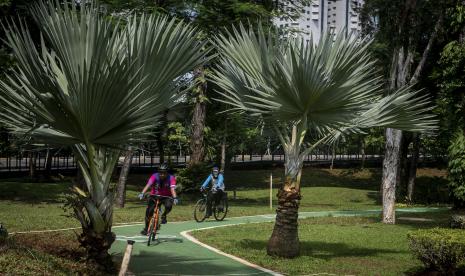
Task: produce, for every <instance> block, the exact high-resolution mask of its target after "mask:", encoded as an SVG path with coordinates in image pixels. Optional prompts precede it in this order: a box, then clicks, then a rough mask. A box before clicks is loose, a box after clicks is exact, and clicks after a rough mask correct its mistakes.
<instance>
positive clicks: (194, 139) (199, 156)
mask: <svg viewBox="0 0 465 276" xmlns="http://www.w3.org/2000/svg"><path fill="white" fill-rule="evenodd" d="M195 74H196V79H197V80H199V84H198V85H197V87H195V88H194V93H195V105H194V113H193V115H192V121H191V126H192V136H191V145H190V148H191V159H190V163H189V166H193V165H197V164H199V163H201V162H202V161H203V158H204V155H205V148H204V145H203V136H204V135H203V132H204V128H205V119H206V109H207V103H206V92H207V82H206V81H205V72H204V69H203V68H199V69H196V72H195Z"/></svg>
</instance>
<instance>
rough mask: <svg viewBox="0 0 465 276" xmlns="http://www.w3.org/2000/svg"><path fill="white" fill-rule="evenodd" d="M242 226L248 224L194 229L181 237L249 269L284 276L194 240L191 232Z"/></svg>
mask: <svg viewBox="0 0 465 276" xmlns="http://www.w3.org/2000/svg"><path fill="white" fill-rule="evenodd" d="M241 224H247V223H238V224H229V225H218V226H210V227H205V228H200V229H192V230H187V231H182V232H181V236H183V237H185V238H186V239H188V240H189V241H191V242H193V243H195V244H198V245H200V246H202V247H204V248H206V249H208V250H210V251H213V252H215V253H217V254H220V255H223V256H225V257H228V258H230V259H233V260H235V261H237V262H239V263H241V264H243V265H246V266H248V267H252V268H254V269H257V270H260V271H263V272H265V273H268V274H270V275H273V276H283V274H280V273H278V272H275V271H272V270H269V269H267V268H264V267H261V266H259V265H256V264H253V263H251V262H248V261H246V260H244V259H242V258H239V257H237V256H234V255H231V254H228V253H225V252H223V251H221V250H219V249H218V248H215V247H213V246H210V245H208V244H205V243H203V242H201V241H199V240H198V239H196V238H194V237H193V236H191V235H190V232H192V231H198V230H206V229H212V228H219V227H226V226H233V225H234V226H236V225H241Z"/></svg>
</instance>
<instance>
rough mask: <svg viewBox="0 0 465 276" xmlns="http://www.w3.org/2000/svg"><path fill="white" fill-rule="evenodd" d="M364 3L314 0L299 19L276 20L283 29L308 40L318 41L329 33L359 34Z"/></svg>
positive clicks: (342, 0) (303, 8)
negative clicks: (311, 37)
mask: <svg viewBox="0 0 465 276" xmlns="http://www.w3.org/2000/svg"><path fill="white" fill-rule="evenodd" d="M285 2H286V3H289V1H285ZM286 3H285V4H286ZM363 3H364V0H313V1H312V3H311V4H309V5H308V6H304V7H302V10H301V14H300V17H299V18H297V19H295V20H293V19H289V18H283V17H282V18H276V20H275V23H276V25H277V26H279V27H281V28H283V29H287V30H288V31H291V32H295V33H299V34H300V35H302V36H303V37H304V38H305V39H307V40H309V39H310V36H313V38H314V40H315V41H318V40H319V39H320V37H321V34H323V33H325V32H327V31H331V32H334V33H336V34H337V33H339V32H341V31H345V32H346V33H350V32H353V33H356V34H358V33H359V32H360V31H361V21H360V15H359V11H360V9H361V7H362V5H363Z"/></svg>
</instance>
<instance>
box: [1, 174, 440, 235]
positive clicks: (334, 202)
mask: <svg viewBox="0 0 465 276" xmlns="http://www.w3.org/2000/svg"><path fill="white" fill-rule="evenodd" d="M269 174H270V171H266V170H255V171H233V172H231V173H230V174H229V175H226V185H227V187H229V188H232V187H234V188H235V189H236V191H237V192H236V199H232V192H229V195H230V199H231V200H230V205H231V208H230V213H229V216H244V215H255V214H268V213H274V210H270V208H269V189H268V187H269ZM273 175H274V180H273V182H274V184H275V187H277V185H278V183H279V182H280V177H279V176H281V175H282V169H276V170H275V171H274V172H273ZM147 177H148V176H147V175H139V174H135V175H130V176H129V179H128V192H127V205H126V207H125V208H122V209H119V208H116V209H115V212H114V222H115V223H129V222H139V221H142V220H143V216H144V213H145V206H146V205H145V202H142V201H139V200H138V199H137V194H138V193H139V191H140V190H141V189H142V187H143V185H144V184H145V182H146V178H147ZM380 177H381V175H380V170H375V169H371V170H368V169H366V170H362V171H353V170H346V169H345V170H344V169H334V170H328V169H310V168H306V169H305V171H304V173H303V178H302V186H303V188H302V195H303V199H302V202H301V211H318V210H361V209H375V208H380V205H379V192H378V188H379V183H380ZM70 183H71V182H70V181H61V182H57V183H28V182H27V181H24V180H0V222H2V223H3V224H4V225H6V227H7V229H8V230H9V231H10V232H15V231H30V230H42V229H59V228H68V227H78V226H79V225H78V223H77V221H75V220H74V219H73V218H69V217H67V216H66V214H67V212H65V210H64V209H63V207H62V206H63V201H64V198H65V194H66V193H67V192H68V190H69V187H70V185H71V184H70ZM417 187H418V189H417V195H418V198H426V199H427V201H426V202H421V203H426V204H428V203H434V202H437V201H438V200H439V201H440V202H441V201H445V199H444V198H441V196H442V197H446V196H447V188H446V180H445V172H444V171H441V170H436V169H419V171H418V184H417ZM275 193H276V190H275V191H274V192H273V196H274V195H275ZM433 195H434V197H435V198H433ZM199 196H200V195H198V196H189V197H187V196H182V197H181V199H182V204H181V205H178V206H175V207H174V208H173V211H172V212H171V214H170V216H169V220H171V221H179V220H191V219H192V210H193V204H194V203H195V201H196V199H197V198H198V197H199ZM429 197H431V198H432V200H430V202H428V198H429ZM273 201H274V202H273V205H274V206H275V205H276V200H275V199H274V200H273Z"/></svg>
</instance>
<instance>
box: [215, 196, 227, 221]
mask: <svg viewBox="0 0 465 276" xmlns="http://www.w3.org/2000/svg"><path fill="white" fill-rule="evenodd" d="M227 213H228V199H227V198H222V199H221V200H220V203H219V204H218V206H216V207H215V208H214V209H213V216H214V217H215V219H216V220H217V221H222V220H224V218H225V217H226V214H227Z"/></svg>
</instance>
